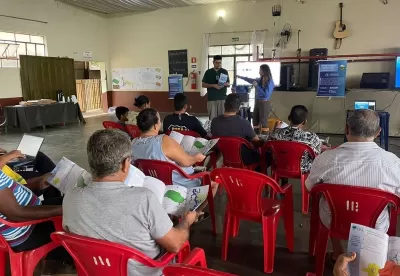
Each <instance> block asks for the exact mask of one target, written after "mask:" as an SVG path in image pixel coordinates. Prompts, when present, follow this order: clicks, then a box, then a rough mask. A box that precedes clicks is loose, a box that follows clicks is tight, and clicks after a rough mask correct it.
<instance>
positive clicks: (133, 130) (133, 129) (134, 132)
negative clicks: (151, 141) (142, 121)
mask: <svg viewBox="0 0 400 276" xmlns="http://www.w3.org/2000/svg"><path fill="white" fill-rule="evenodd" d="M126 131H127V132H128V134H129V135H130V136H131V138H132V139H135V138H138V137H140V129H139V127H138V126H136V125H126Z"/></svg>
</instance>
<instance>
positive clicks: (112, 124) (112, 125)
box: [103, 121, 127, 132]
mask: <svg viewBox="0 0 400 276" xmlns="http://www.w3.org/2000/svg"><path fill="white" fill-rule="evenodd" d="M103 127H104V128H116V129H119V130H122V131H125V132H127V131H126V128H125V127H124V126H123V125H121V124H119V123H117V122H111V121H104V122H103Z"/></svg>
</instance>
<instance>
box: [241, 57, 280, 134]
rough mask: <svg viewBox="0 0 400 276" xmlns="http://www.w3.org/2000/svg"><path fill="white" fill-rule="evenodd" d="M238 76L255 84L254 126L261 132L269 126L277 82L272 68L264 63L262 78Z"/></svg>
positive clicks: (261, 72)
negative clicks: (272, 99) (273, 94)
mask: <svg viewBox="0 0 400 276" xmlns="http://www.w3.org/2000/svg"><path fill="white" fill-rule="evenodd" d="M237 77H238V78H240V79H242V80H244V81H246V82H248V83H251V84H253V86H254V87H255V89H256V95H255V98H256V103H255V105H254V111H253V126H254V130H255V131H256V133H260V132H262V131H263V130H264V129H266V128H267V127H268V118H269V112H270V111H271V102H270V101H269V99H270V98H271V95H272V92H273V91H274V87H275V83H274V80H273V79H272V75H271V69H270V68H269V66H268V65H267V64H263V65H261V66H260V78H257V79H252V78H246V77H242V76H237ZM260 128H261V129H260Z"/></svg>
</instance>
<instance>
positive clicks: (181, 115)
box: [163, 93, 207, 138]
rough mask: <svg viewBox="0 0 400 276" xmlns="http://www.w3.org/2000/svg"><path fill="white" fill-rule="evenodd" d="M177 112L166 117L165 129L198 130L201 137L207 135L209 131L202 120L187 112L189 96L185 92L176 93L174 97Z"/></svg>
mask: <svg viewBox="0 0 400 276" xmlns="http://www.w3.org/2000/svg"><path fill="white" fill-rule="evenodd" d="M174 108H175V112H174V113H173V114H171V115H168V116H167V117H165V119H164V122H163V131H164V133H167V132H168V131H173V130H175V131H180V130H183V131H187V130H191V131H194V132H197V133H198V134H199V135H200V136H201V137H203V138H204V137H206V136H207V131H205V130H204V128H203V126H202V125H201V123H200V121H199V120H198V119H197V118H196V117H195V116H191V115H189V114H188V113H186V110H187V108H188V100H187V97H186V96H185V95H184V94H183V93H179V94H176V95H175V97H174Z"/></svg>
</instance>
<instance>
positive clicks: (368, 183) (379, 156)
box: [306, 142, 400, 232]
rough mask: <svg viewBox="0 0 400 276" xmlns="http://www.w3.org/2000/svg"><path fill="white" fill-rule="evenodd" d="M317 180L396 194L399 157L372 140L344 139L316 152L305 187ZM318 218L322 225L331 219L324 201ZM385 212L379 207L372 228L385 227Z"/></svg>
mask: <svg viewBox="0 0 400 276" xmlns="http://www.w3.org/2000/svg"><path fill="white" fill-rule="evenodd" d="M318 183H329V184H343V185H349V186H359V187H367V188H375V189H381V190H384V191H388V192H391V193H394V194H396V195H398V196H399V195H400V159H399V158H398V157H397V156H396V155H394V154H393V153H391V152H387V151H385V150H383V149H381V148H380V147H379V146H378V145H377V144H376V143H374V142H347V143H344V144H342V145H341V146H339V147H337V148H336V149H332V150H328V151H325V152H324V153H322V154H321V155H319V156H317V157H316V158H315V160H314V162H313V164H312V167H311V171H310V175H309V176H308V178H307V180H306V187H307V189H308V190H309V191H310V190H311V189H312V188H313V187H314V185H316V184H318ZM319 213H320V218H321V221H322V222H323V223H324V225H325V226H329V225H330V222H331V212H330V209H329V205H328V203H327V202H326V201H325V200H324V199H322V200H321V202H320V211H319ZM388 228H389V213H388V211H387V210H386V211H383V212H382V214H381V215H380V216H379V218H378V220H377V221H376V229H379V230H382V231H385V232H386V231H387V229H388Z"/></svg>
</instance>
